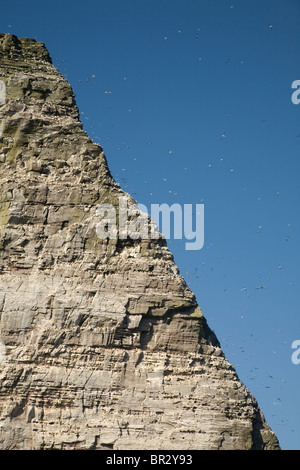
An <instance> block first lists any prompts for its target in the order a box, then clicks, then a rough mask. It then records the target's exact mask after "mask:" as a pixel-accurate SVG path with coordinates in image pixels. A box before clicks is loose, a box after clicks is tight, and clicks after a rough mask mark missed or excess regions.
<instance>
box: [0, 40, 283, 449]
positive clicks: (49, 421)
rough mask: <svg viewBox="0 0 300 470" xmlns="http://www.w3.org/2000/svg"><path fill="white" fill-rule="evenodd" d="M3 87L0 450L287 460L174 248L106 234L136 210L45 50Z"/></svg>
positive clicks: (40, 47) (14, 55) (23, 55)
mask: <svg viewBox="0 0 300 470" xmlns="http://www.w3.org/2000/svg"><path fill="white" fill-rule="evenodd" d="M0 80H2V82H3V83H4V85H3V83H2V87H5V88H6V95H5V98H6V99H5V100H2V102H1V106H0V128H1V133H2V136H1V138H0V181H1V186H0V341H1V343H0V344H1V347H2V351H3V349H4V350H5V354H3V353H2V355H0V359H1V358H2V359H1V360H0V449H2V450H3V449H136V450H138V449H152V450H153V449H154V450H159V449H166V450H171V449H177V450H179V449H185V450H189V449H278V448H279V445H278V441H277V439H276V436H275V435H274V433H273V432H272V431H271V430H270V428H269V426H268V425H267V424H266V422H265V420H264V417H263V415H262V413H261V411H260V409H259V407H258V405H257V402H256V400H255V398H254V397H253V396H252V395H251V394H250V392H249V391H248V390H247V389H246V387H245V386H244V385H243V384H242V383H241V382H240V381H239V378H238V377H237V374H236V372H235V370H234V368H233V366H232V365H231V364H229V363H228V361H227V360H226V358H225V356H224V354H223V352H222V350H221V348H220V344H219V342H218V340H217V338H216V337H215V335H214V333H213V332H212V331H211V330H210V328H209V327H208V325H207V323H206V320H205V318H204V317H203V314H202V312H201V310H200V308H199V306H198V305H197V302H196V300H195V296H194V295H193V293H192V292H191V291H190V289H189V288H188V287H187V285H186V283H185V281H184V279H183V278H182V277H181V276H180V275H179V272H178V268H177V267H176V265H175V264H174V260H173V257H172V254H171V253H170V252H169V250H168V247H167V244H166V241H165V239H164V238H163V237H162V236H161V235H160V236H159V237H158V239H156V240H141V239H135V240H133V239H131V238H127V239H122V238H120V236H118V237H117V238H116V239H114V240H113V239H106V240H101V239H100V238H99V237H98V236H97V232H96V227H97V222H98V220H99V217H98V215H97V207H98V206H99V204H103V203H110V204H113V205H114V206H116V207H117V204H118V198H119V196H126V198H127V201H128V205H130V204H134V201H133V200H132V199H131V197H130V196H129V195H126V194H125V193H123V192H122V191H121V189H120V187H119V185H118V184H117V183H116V182H115V181H114V180H113V179H112V177H111V175H110V172H109V169H108V166H107V162H106V158H105V155H104V153H103V150H102V148H101V147H100V146H99V145H96V144H95V143H94V142H92V141H91V139H90V138H89V137H88V136H87V135H86V133H85V132H84V131H83V129H82V124H81V123H80V121H79V113H78V109H77V107H76V104H75V100H74V94H73V92H72V89H71V87H70V85H69V84H68V83H67V81H66V80H65V79H64V78H63V77H62V76H61V75H60V73H59V72H58V71H57V70H56V69H55V67H54V66H53V65H52V63H51V59H50V57H49V54H48V51H47V50H46V48H45V46H44V44H42V43H39V42H36V41H34V40H31V39H19V38H17V37H15V36H11V35H8V34H5V35H4V34H0ZM149 223H150V221H149ZM0 352H1V351H0Z"/></svg>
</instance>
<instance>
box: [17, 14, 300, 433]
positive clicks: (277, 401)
mask: <svg viewBox="0 0 300 470" xmlns="http://www.w3.org/2000/svg"><path fill="white" fill-rule="evenodd" d="M230 8H231V9H233V8H234V5H231V6H230ZM8 27H9V28H11V25H9V26H8ZM267 27H268V28H269V30H272V29H273V25H272V24H269V25H268V26H267ZM177 33H178V34H179V35H181V34H183V30H182V29H178V31H177ZM200 34H201V29H200V28H197V30H196V31H195V33H194V37H195V39H196V40H198V39H199V37H200ZM163 40H164V41H168V36H167V35H165V36H163ZM198 61H199V62H203V61H204V57H202V56H200V57H198ZM229 62H230V58H226V59H225V63H229ZM243 63H244V61H241V64H243ZM56 66H57V68H59V69H60V71H61V73H62V74H63V75H64V76H65V77H66V78H67V71H68V69H67V67H65V60H64V59H62V60H58V59H56ZM127 79H128V77H127V76H123V77H122V80H124V81H125V82H126V81H127ZM94 80H96V75H95V74H94V73H93V74H91V75H90V76H88V77H87V78H85V79H79V80H78V83H79V84H80V85H81V84H83V83H89V82H91V81H94ZM103 93H104V94H105V95H107V96H110V95H112V93H113V92H112V90H110V89H105V90H103ZM108 109H111V108H108ZM132 111H133V109H132V108H129V109H128V112H129V113H131V112H132ZM229 116H231V115H229ZM81 117H82V119H84V120H85V121H88V120H89V117H88V116H86V115H85V113H84V112H81ZM101 127H102V123H99V124H98V128H101ZM108 127H114V125H113V124H109V126H108ZM89 129H90V131H89V133H90V134H92V135H91V137H92V138H93V140H94V141H95V142H98V143H99V144H101V145H102V146H104V145H103V137H99V136H98V135H97V134H98V131H96V130H95V128H94V126H93V125H91V126H90V128H89ZM220 139H221V140H222V141H223V140H225V139H227V134H226V132H225V131H224V132H223V133H222V134H221V135H220ZM107 140H108V142H110V141H111V140H112V138H111V137H107ZM145 145H147V146H151V145H152V142H151V141H149V140H148V141H146V142H145ZM116 150H117V151H118V152H121V151H122V150H130V145H129V144H128V143H126V142H122V143H121V144H117V147H116ZM167 156H168V157H170V158H173V157H174V150H173V149H171V148H170V149H169V150H168V153H167ZM133 160H134V161H136V160H137V158H136V157H133ZM219 160H220V162H223V161H224V157H220V158H219ZM207 165H208V168H209V169H213V168H214V166H215V163H211V162H209V163H208V164H207ZM183 170H184V171H187V170H188V167H186V166H185V167H183ZM228 171H229V172H230V173H232V174H233V173H235V169H234V168H230V169H229V170H228ZM121 172H122V173H121V175H120V174H117V175H116V177H115V179H116V180H117V181H118V179H120V181H121V185H122V186H123V188H124V189H125V190H126V191H127V192H130V193H131V195H133V196H136V193H135V191H134V190H131V191H128V188H129V184H128V177H126V176H125V175H126V168H124V167H123V168H121ZM139 173H140V172H138V171H136V173H135V174H136V175H139ZM161 182H162V183H167V182H168V178H167V176H162V177H161ZM144 184H148V182H147V181H144ZM243 190H246V188H243ZM169 194H170V195H172V196H175V197H178V192H176V191H173V190H169ZM149 196H150V197H152V196H153V192H150V193H149ZM276 196H277V197H279V196H280V193H279V192H277V194H276ZM261 199H262V198H261V196H259V197H258V200H261ZM201 202H203V199H202V200H201ZM289 227H291V224H289ZM262 229H263V226H262V225H257V231H256V233H261V232H262ZM285 240H286V242H288V241H289V240H290V236H289V235H286V238H285ZM212 248H213V243H210V244H208V245H207V246H206V249H207V250H210V249H212ZM205 264H206V263H205V261H203V262H202V265H205ZM276 268H277V269H278V270H282V269H283V266H282V265H281V264H278V265H277V266H276ZM199 271H201V268H200V269H199ZM199 271H198V268H197V267H196V268H194V270H193V271H186V272H185V277H186V278H187V283H188V284H190V282H188V281H189V279H190V278H191V276H194V279H200V278H201V277H202V276H203V275H201V274H200V272H199ZM211 271H213V267H211ZM271 273H272V272H271V271H270V274H271ZM259 281H260V278H259V279H258V285H257V286H256V287H252V288H250V289H249V288H247V287H245V286H243V287H240V292H241V293H244V294H246V295H248V296H250V295H253V294H254V293H255V292H256V291H264V290H266V289H267V286H266V285H264V284H262V283H260V282H259ZM294 285H295V284H294V282H291V283H290V286H291V287H293V286H294ZM229 290H230V289H227V288H225V289H224V291H229ZM243 318H244V315H241V319H243ZM265 319H269V317H268V316H266V317H265ZM298 330H299V331H300V329H299V328H298ZM250 336H252V334H251V335H250ZM231 340H232V335H228V337H227V338H223V339H222V341H221V342H222V343H224V348H225V349H226V344H227V343H228V344H229V342H230V341H231ZM244 341H245V340H244ZM234 346H235V344H234V343H231V347H234ZM239 350H240V352H238V351H237V352H233V353H232V355H238V356H239V357H240V358H241V356H240V354H244V353H245V352H246V351H245V348H244V347H243V346H239ZM274 353H276V352H274ZM257 376H258V368H257V367H252V368H251V369H249V374H248V375H247V379H248V380H249V382H251V381H254V380H256V378H257ZM265 379H267V382H266V381H263V382H261V385H262V386H264V387H265V388H266V389H272V385H270V384H269V381H271V382H272V381H274V375H272V374H271V373H268V374H265ZM284 382H285V379H283V378H282V379H280V383H281V384H283V383H284ZM281 404H282V401H281V398H280V397H277V396H276V398H274V399H273V405H274V406H280V405H281ZM273 416H275V415H273ZM277 424H278V425H284V424H287V422H286V420H281V422H280V423H277ZM291 431H294V430H293V429H292V430H291Z"/></svg>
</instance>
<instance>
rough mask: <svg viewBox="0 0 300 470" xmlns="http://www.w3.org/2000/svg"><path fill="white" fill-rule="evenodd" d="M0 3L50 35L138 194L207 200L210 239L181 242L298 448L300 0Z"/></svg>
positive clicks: (214, 313) (9, 18)
mask: <svg viewBox="0 0 300 470" xmlns="http://www.w3.org/2000/svg"><path fill="white" fill-rule="evenodd" d="M0 11H1V19H0V31H1V32H9V33H11V34H16V35H17V36H20V37H34V38H36V39H37V40H39V41H42V42H45V43H46V45H47V47H48V49H49V51H50V55H51V57H52V59H53V63H54V65H55V66H57V67H58V69H59V70H60V72H61V73H62V74H63V75H65V76H66V78H67V79H68V80H69V82H70V83H71V85H72V86H73V89H74V92H75V94H76V99H77V104H78V106H79V108H80V111H81V113H82V114H81V118H82V122H83V124H84V127H85V129H86V131H87V132H88V134H89V135H90V137H91V138H93V139H94V140H95V142H98V143H100V144H101V145H102V146H103V148H104V151H105V153H106V155H107V158H108V163H109V167H110V170H111V172H112V174H113V176H114V177H115V179H116V180H118V181H119V183H120V184H121V187H122V188H123V189H124V190H125V191H127V192H129V193H130V194H131V195H133V196H134V197H135V198H136V199H137V201H138V202H140V203H143V204H146V205H147V206H149V207H150V204H151V203H160V204H161V203H163V202H165V203H168V204H172V203H175V202H177V203H180V204H188V203H190V204H196V203H204V205H205V245H204V248H203V249H202V250H200V251H197V252H195V251H186V250H185V247H184V244H185V241H184V240H170V241H169V247H170V249H171V251H172V252H173V253H174V256H175V261H176V263H177V265H178V267H179V268H180V271H181V274H182V275H183V276H184V277H185V279H186V281H187V282H188V284H189V285H190V287H191V289H192V290H193V292H194V293H195V295H196V297H197V300H198V302H199V304H200V306H201V308H202V310H203V312H204V314H205V316H206V318H207V320H208V323H209V325H210V327H211V328H212V329H213V330H214V331H215V333H216V334H217V336H218V338H219V340H220V342H221V346H222V348H223V350H224V351H225V353H226V356H227V357H228V359H229V361H230V362H231V363H232V364H233V365H234V366H235V367H236V370H237V372H238V374H239V377H240V379H241V380H242V381H243V382H244V383H245V385H246V386H247V387H248V388H249V389H250V391H251V392H252V393H253V394H254V395H255V397H256V398H257V400H258V403H259V405H260V407H261V408H262V410H263V412H264V414H265V417H266V419H267V421H268V423H269V424H270V425H271V427H272V429H273V430H274V431H275V432H276V434H277V436H278V438H279V441H280V444H281V446H282V448H283V449H300V419H299V417H300V416H299V415H300V413H299V412H300V404H299V386H300V380H299V378H300V364H299V365H298V366H297V365H294V364H293V363H292V361H291V355H292V352H293V350H292V349H291V344H292V342H293V341H294V340H297V339H298V340H299V339H300V322H299V304H300V299H299V282H300V263H299V261H300V259H299V258H300V257H299V230H300V223H299V202H300V189H299V188H300V186H299V176H300V171H299V170H300V154H299V153H300V105H298V106H296V105H294V104H293V103H292V101H291V95H292V89H291V84H292V82H293V81H294V80H300V59H299V44H300V28H299V20H300V2H299V1H298V0H214V1H211V0H106V1H104V0H97V1H96V0H86V1H85V2H82V1H77V0H73V1H66V0H60V1H57V0H51V1H48V0H44V1H43V2H41V1H36V0H28V1H26V2H25V1H20V0H19V1H18V0H0ZM222 136H223V138H222ZM170 152H171V153H170ZM297 240H298V242H297ZM259 286H263V287H265V288H264V289H257V287H259Z"/></svg>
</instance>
